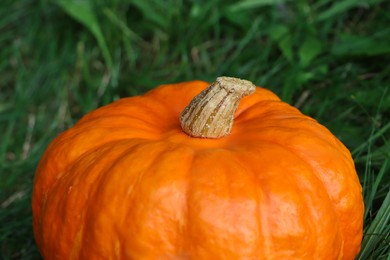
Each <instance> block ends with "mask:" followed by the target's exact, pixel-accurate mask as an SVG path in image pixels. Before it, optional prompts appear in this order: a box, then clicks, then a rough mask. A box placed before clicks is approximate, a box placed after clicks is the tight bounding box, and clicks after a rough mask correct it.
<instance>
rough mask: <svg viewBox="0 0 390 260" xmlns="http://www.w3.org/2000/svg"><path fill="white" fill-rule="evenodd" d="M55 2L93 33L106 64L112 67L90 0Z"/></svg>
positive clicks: (59, 0) (61, 0)
mask: <svg viewBox="0 0 390 260" xmlns="http://www.w3.org/2000/svg"><path fill="white" fill-rule="evenodd" d="M57 4H58V5H59V6H60V7H61V8H62V9H63V10H64V11H65V12H66V13H67V14H68V15H69V16H71V17H72V18H73V19H75V20H76V21H78V22H80V23H81V24H83V25H84V26H85V27H86V28H87V29H88V30H89V31H90V32H91V33H92V34H93V36H94V37H95V39H96V41H97V42H98V45H99V47H100V49H101V51H102V54H103V57H104V60H105V62H106V65H107V66H108V67H109V69H110V70H111V69H112V68H113V62H112V58H111V54H110V51H109V49H108V47H107V43H106V40H105V39H104V36H103V32H102V30H101V28H100V25H99V22H98V19H97V17H96V15H95V13H94V10H93V6H92V4H91V2H90V1H86V0H58V1H57Z"/></svg>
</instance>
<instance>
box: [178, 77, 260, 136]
mask: <svg viewBox="0 0 390 260" xmlns="http://www.w3.org/2000/svg"><path fill="white" fill-rule="evenodd" d="M255 90H256V86H255V85H254V84H253V83H252V82H250V81H248V80H242V79H238V78H231V77H218V78H217V79H216V81H215V82H213V83H212V84H211V85H210V86H209V87H207V88H206V89H205V90H203V91H202V92H201V93H200V94H198V95H197V96H196V97H195V98H194V99H193V100H192V101H191V103H190V104H189V105H188V106H187V107H186V108H185V109H184V110H183V112H182V113H181V115H180V123H181V127H182V129H183V131H184V132H185V133H187V134H188V135H190V136H193V137H204V138H220V137H224V136H226V135H228V134H230V132H231V130H232V125H233V118H234V113H235V112H236V110H237V107H238V104H239V103H240V100H241V98H243V97H245V96H248V95H250V94H252V93H253V92H255Z"/></svg>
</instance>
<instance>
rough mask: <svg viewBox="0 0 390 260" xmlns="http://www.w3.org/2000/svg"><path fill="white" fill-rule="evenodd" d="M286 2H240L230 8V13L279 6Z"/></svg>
mask: <svg viewBox="0 0 390 260" xmlns="http://www.w3.org/2000/svg"><path fill="white" fill-rule="evenodd" d="M284 2H286V0H244V1H239V2H238V3H236V4H233V5H231V6H230V7H229V10H230V11H241V10H247V9H252V8H257V7H262V6H267V5H277V4H282V3H284Z"/></svg>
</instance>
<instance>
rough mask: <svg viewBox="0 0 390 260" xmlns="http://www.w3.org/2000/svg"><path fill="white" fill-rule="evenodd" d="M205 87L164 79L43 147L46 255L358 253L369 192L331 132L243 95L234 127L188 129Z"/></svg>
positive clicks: (259, 96) (40, 211)
mask: <svg viewBox="0 0 390 260" xmlns="http://www.w3.org/2000/svg"><path fill="white" fill-rule="evenodd" d="M207 86H208V83H206V82H202V81H192V82H185V83H180V84H173V85H163V86H160V87H158V88H156V89H154V90H152V91H149V92H148V93H146V94H145V95H143V96H137V97H131V98H124V99H121V100H118V101H116V102H114V103H112V104H110V105H107V106H104V107H101V108H99V109H97V110H95V111H92V112H90V113H89V114H87V115H86V116H84V117H83V118H82V119H81V120H80V121H79V122H77V123H76V124H75V125H74V127H72V128H70V129H69V130H67V131H65V132H64V133H62V134H60V135H59V136H58V137H57V138H56V139H55V140H54V141H53V142H52V143H51V144H50V145H49V147H48V149H47V150H46V152H45V153H44V155H43V157H42V159H41V161H40V163H39V166H38V169H37V172H36V175H35V181H34V188H33V198H32V210H33V226H34V234H35V239H36V242H37V245H38V247H39V248H40V251H41V254H42V256H43V257H44V258H45V259H327V260H328V259H353V258H354V257H355V256H356V255H357V253H358V252H359V249H360V243H361V239H362V222H363V210H364V206H363V199H362V194H361V185H360V183H359V180H358V177H357V174H356V171H355V168H354V164H353V160H352V158H351V155H350V152H349V151H348V150H347V149H346V147H345V146H344V145H343V144H342V143H341V142H340V141H339V140H337V138H335V137H334V136H333V135H332V134H331V133H330V132H329V130H327V129H326V128H325V127H324V126H322V125H320V124H319V123H317V122H316V121H315V120H314V119H312V118H310V117H307V116H305V115H303V114H302V113H301V112H299V110H297V109H296V108H294V107H292V106H290V105H288V104H287V103H284V102H282V101H280V99H279V98H278V97H277V96H276V95H274V94H273V93H272V92H270V91H268V90H266V89H263V88H257V89H256V92H255V93H254V94H252V95H250V96H248V97H245V98H243V99H242V100H241V102H240V105H239V106H238V109H237V111H236V113H235V119H234V120H235V121H234V125H233V130H232V133H231V134H230V135H228V136H226V137H224V138H220V139H204V138H193V137H190V136H188V135H187V134H185V133H184V132H183V131H182V130H181V128H180V123H179V115H180V113H181V111H182V110H183V109H184V108H185V106H186V105H187V104H188V103H189V102H190V101H191V99H192V98H193V97H194V96H195V95H197V94H198V93H199V92H201V91H202V90H203V89H204V88H205V87H207Z"/></svg>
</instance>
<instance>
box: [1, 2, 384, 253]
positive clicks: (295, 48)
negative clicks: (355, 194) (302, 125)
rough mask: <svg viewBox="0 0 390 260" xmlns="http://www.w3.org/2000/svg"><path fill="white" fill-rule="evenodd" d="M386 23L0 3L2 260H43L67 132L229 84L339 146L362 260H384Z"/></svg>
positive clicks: (347, 5) (251, 10)
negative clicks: (40, 182)
mask: <svg viewBox="0 0 390 260" xmlns="http://www.w3.org/2000/svg"><path fill="white" fill-rule="evenodd" d="M389 10H390V4H389V2H388V1H381V0H360V1H358V0H340V1H330V0H318V1H304V0H297V1H287V0H285V1H283V0H279V1H269V0H268V1H267V0H243V1H230V0H229V1H228V0H208V1H184V0H183V1H180V0H166V1H157V0H155V1H152V0H133V1H124V0H123V1H121V0H111V1H103V0H96V1H92V0H91V1H88V0H41V1H38V0H37V1H33V0H23V1H22V0H2V1H1V2H0V48H1V49H0V137H1V142H0V250H1V254H0V255H1V257H2V259H39V253H38V251H37V249H36V247H35V244H34V239H33V232H32V228H31V209H30V199H31V187H32V181H33V176H34V171H35V168H36V166H37V164H38V161H39V159H40V157H41V155H42V153H43V151H44V149H45V148H46V147H47V145H48V144H49V142H50V141H51V140H52V139H53V138H54V137H55V136H56V135H57V134H58V133H59V132H61V131H63V130H65V129H67V128H69V127H71V126H72V125H73V124H74V123H75V122H76V121H77V120H78V119H79V118H80V117H81V116H82V115H83V114H85V113H87V112H88V111H91V110H92V109H94V108H96V107H98V106H101V105H104V104H107V103H110V102H112V101H113V100H115V99H118V98H120V97H125V96H131V95H137V94H141V93H144V92H145V91H147V90H149V89H152V88H154V87H156V86H158V85H160V84H163V83H173V82H179V81H185V80H193V79H201V80H206V81H212V80H213V79H215V78H216V77H217V76H220V75H229V76H237V77H242V78H245V79H249V80H251V81H253V82H254V83H256V84H257V85H262V86H264V87H267V88H269V89H271V90H273V91H274V92H276V93H277V94H278V95H280V96H281V98H282V99H283V100H284V101H286V102H289V103H291V104H293V105H295V106H297V107H299V108H300V109H301V110H302V111H303V112H304V113H305V114H308V115H310V116H312V117H314V118H316V119H317V120H318V121H319V122H321V123H322V124H324V125H326V126H327V127H328V128H329V129H330V130H331V131H332V132H333V133H334V134H335V135H336V136H337V137H338V138H340V139H341V140H342V142H344V144H345V145H346V146H347V147H348V148H349V149H350V150H351V152H352V154H353V157H354V160H355V163H356V168H357V171H358V174H359V178H360V180H361V183H362V185H363V192H364V199H365V205H366V211H365V225H364V240H363V244H362V251H361V254H360V255H359V257H358V259H375V260H376V259H389V257H390V256H389V254H390V236H389V234H390V193H389V188H390V178H389V169H390V162H389V160H390V66H389V64H390V55H389V54H390V44H389V43H390V27H389V24H390V16H389Z"/></svg>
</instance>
